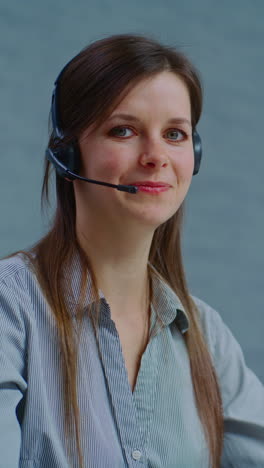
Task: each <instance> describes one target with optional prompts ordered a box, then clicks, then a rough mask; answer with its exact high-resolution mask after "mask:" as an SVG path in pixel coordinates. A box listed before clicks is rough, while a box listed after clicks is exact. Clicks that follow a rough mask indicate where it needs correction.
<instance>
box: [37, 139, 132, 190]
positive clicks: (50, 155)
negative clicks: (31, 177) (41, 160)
mask: <svg viewBox="0 0 264 468" xmlns="http://www.w3.org/2000/svg"><path fill="white" fill-rule="evenodd" d="M46 158H47V159H48V160H49V161H50V162H52V163H53V164H54V166H55V168H56V171H57V173H58V174H59V175H61V176H63V177H64V178H67V179H70V180H74V179H79V180H84V181H85V182H91V183H92V184H98V185H105V186H106V187H113V188H116V189H117V190H120V191H122V192H128V193H137V191H138V188H137V187H136V186H134V185H115V184H110V183H109V182H101V181H99V180H94V179H87V177H82V176H80V175H79V174H76V173H75V172H72V171H70V170H69V169H68V168H67V167H66V166H64V164H62V162H61V161H59V160H58V158H56V156H55V154H54V151H51V149H50V148H47V149H46Z"/></svg>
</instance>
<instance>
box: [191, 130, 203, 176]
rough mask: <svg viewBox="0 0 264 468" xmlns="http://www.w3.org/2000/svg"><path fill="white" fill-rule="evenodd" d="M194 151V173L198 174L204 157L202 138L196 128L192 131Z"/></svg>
mask: <svg viewBox="0 0 264 468" xmlns="http://www.w3.org/2000/svg"><path fill="white" fill-rule="evenodd" d="M192 140H193V153H194V170H193V175H195V174H198V172H199V169H200V164H201V159H202V140H201V137H200V135H199V133H198V132H197V130H196V129H194V130H193V133H192Z"/></svg>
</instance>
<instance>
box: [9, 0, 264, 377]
mask: <svg viewBox="0 0 264 468" xmlns="http://www.w3.org/2000/svg"><path fill="white" fill-rule="evenodd" d="M263 16H264V2H263V0H252V1H249V0H222V1H221V2H217V1H209V0H200V1H197V0H193V1H188V0H185V1H184V2H177V0H173V1H172V0H164V1H161V0H160V1H158V0H152V1H150V0H134V1H133V2H124V1H120V0H97V1H96V2H90V1H87V0H86V1H84V0H76V1H75V2H72V1H70V0H63V1H56V0H52V1H51V0H46V1H45V2H38V1H36V0H34V1H33V0H28V1H27V2H22V1H21V0H16V1H14V0H13V1H12V0H9V1H6V2H4V1H3V0H1V1H0V38H1V41H0V49H1V53H0V67H1V74H0V80H1V86H0V102H1V116H0V118H1V122H0V129H1V171H0V212H1V226H0V240H1V243H0V255H5V254H7V253H9V252H11V251H13V250H17V249H18V248H22V247H26V246H29V245H30V244H32V243H33V242H35V241H36V240H37V239H38V237H39V236H40V235H41V234H42V233H43V231H44V229H45V227H46V225H47V220H45V219H44V220H43V219H42V218H41V214H40V202H39V200H40V187H41V176H42V167H43V153H44V149H45V145H46V142H47V116H48V111H49V106H50V96H51V91H52V88H53V81H54V79H55V77H56V76H57V74H58V72H59V71H60V69H61V68H62V66H63V65H64V63H65V62H66V61H68V60H69V59H70V58H71V57H72V56H73V55H74V54H76V53H77V52H78V51H79V50H80V49H81V48H82V47H84V46H85V45H86V44H87V43H89V42H90V41H92V40H95V39H99V38H101V37H102V36H107V35H109V34H112V33H122V32H130V33H133V32H139V33H145V34H148V33H150V34H151V35H152V36H154V37H156V38H157V39H160V40H161V41H164V42H166V43H170V44H172V45H179V46H181V48H182V50H183V51H184V52H186V53H187V54H188V55H189V57H190V58H191V59H192V60H193V61H194V62H195V64H196V65H197V66H198V68H199V69H200V71H201V73H202V77H203V82H204V89H205V104H204V113H203V117H202V120H201V123H200V125H199V131H200V134H201V136H202V138H203V148H204V154H203V160H202V165H201V170H200V174H199V175H197V176H196V177H194V179H193V183H192V185H191V188H190V191H189V194H188V197H187V198H188V201H187V217H186V224H185V239H184V258H185V265H186V272H187V278H188V281H189V287H190V290H191V292H192V294H194V295H196V296H198V297H200V298H201V299H203V300H205V301H206V302H207V303H209V304H210V305H212V306H213V307H214V308H216V309H217V310H218V311H219V312H220V313H221V315H222V317H223V318H224V320H225V322H226V323H227V324H228V325H229V327H230V328H231V330H232V331H233V333H234V335H235V336H236V338H237V339H238V341H239V342H240V344H241V346H242V349H243V351H244V354H245V357H246V361H247V363H248V365H249V366H250V367H251V368H252V369H253V370H254V371H255V373H256V374H257V375H258V376H259V377H260V378H261V379H262V380H263V381H264V368H263V353H264V344H263V332H264V319H263V312H264V307H263V306H264V301H263V299H264V297H263V290H264V281H263V266H264V254H263V239H264V221H263V202H264V195H263V182H262V173H263V172H264V156H263V104H264V103H263V82H264V76H263V75H264V73H263V71H264V66H263V63H264V60H263V58H264V57H263V46H264V26H263V25H264V22H263Z"/></svg>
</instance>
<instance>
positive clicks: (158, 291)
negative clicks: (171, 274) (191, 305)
mask: <svg viewBox="0 0 264 468" xmlns="http://www.w3.org/2000/svg"><path fill="white" fill-rule="evenodd" d="M149 267H150V271H151V274H152V291H153V301H152V302H153V304H152V306H153V307H154V309H155V311H156V313H157V314H158V315H159V317H160V318H161V320H162V322H163V324H164V325H165V326H167V325H170V324H171V323H172V322H173V321H175V322H176V324H177V326H178V328H179V330H180V331H181V333H182V334H183V333H185V332H186V331H187V330H188V329H189V318H188V314H187V312H186V311H185V309H184V307H183V305H182V303H181V301H180V299H179V297H178V296H177V295H176V293H175V292H174V291H173V290H172V289H171V287H170V286H169V285H168V284H167V283H166V282H165V281H164V280H163V278H162V277H161V276H160V275H159V273H158V272H157V270H156V269H155V268H154V267H153V265H151V264H150V263H149ZM64 280H65V284H66V291H67V292H68V304H69V306H70V309H72V311H73V312H74V310H76V305H77V304H78V302H79V298H80V292H81V262H80V257H79V255H76V256H75V257H74V258H73V261H72V263H71V267H70V268H67V269H66V270H65V274H64ZM91 284H92V283H91V277H90V276H88V278H87V287H86V292H85V297H84V308H86V307H88V306H89V305H91V304H92V303H93V302H95V299H94V298H92V287H91ZM99 297H100V299H101V300H105V301H106V298H105V297H104V294H103V293H102V291H100V290H99Z"/></svg>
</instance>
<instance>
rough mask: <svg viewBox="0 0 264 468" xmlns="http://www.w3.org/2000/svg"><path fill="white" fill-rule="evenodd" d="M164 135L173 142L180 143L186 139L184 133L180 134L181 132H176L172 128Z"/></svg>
mask: <svg viewBox="0 0 264 468" xmlns="http://www.w3.org/2000/svg"><path fill="white" fill-rule="evenodd" d="M166 135H167V138H168V139H169V140H174V141H181V140H184V138H185V137H186V135H185V133H184V132H182V131H181V130H176V129H174V128H172V129H171V130H168V131H167V134H166Z"/></svg>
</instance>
